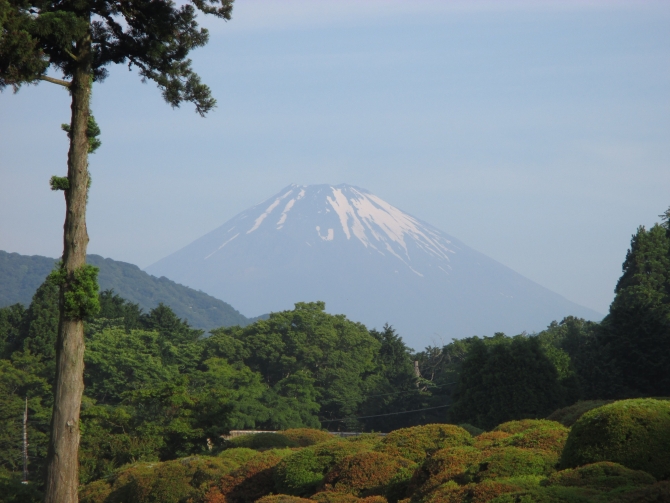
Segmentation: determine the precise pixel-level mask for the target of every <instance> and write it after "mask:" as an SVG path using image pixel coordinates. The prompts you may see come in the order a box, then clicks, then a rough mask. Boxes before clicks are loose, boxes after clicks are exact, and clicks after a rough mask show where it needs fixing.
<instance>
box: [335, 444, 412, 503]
mask: <svg viewBox="0 0 670 503" xmlns="http://www.w3.org/2000/svg"><path fill="white" fill-rule="evenodd" d="M415 468H416V464H415V463H414V462H412V461H409V460H408V459H404V458H398V457H394V456H389V455H388V454H383V453H381V452H359V453H358V454H354V455H352V456H347V457H346V458H344V459H343V460H342V461H340V462H339V463H337V464H336V465H335V466H334V467H333V468H332V469H331V470H330V471H329V472H328V474H327V475H326V476H325V478H324V480H323V484H324V485H323V486H324V487H325V488H326V489H327V490H332V491H337V492H346V493H351V494H354V495H355V496H360V497H367V496H385V497H386V498H387V499H388V500H389V501H391V502H396V501H398V500H399V499H402V498H403V497H404V496H405V492H406V489H407V483H408V482H409V479H410V477H411V476H412V474H413V473H414V469H415Z"/></svg>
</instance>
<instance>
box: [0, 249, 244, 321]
mask: <svg viewBox="0 0 670 503" xmlns="http://www.w3.org/2000/svg"><path fill="white" fill-rule="evenodd" d="M87 260H88V263H89V264H92V265H94V266H96V267H98V268H100V273H99V275H98V282H99V284H100V289H101V290H114V291H115V292H116V293H117V294H119V295H121V296H122V297H123V298H124V299H127V300H129V301H130V302H134V303H136V304H138V305H139V307H140V308H142V309H143V310H145V311H149V310H150V309H153V308H155V307H156V306H158V304H160V303H163V304H166V305H169V306H170V308H171V309H172V310H173V311H174V312H175V313H176V314H177V316H179V317H180V318H184V319H186V320H188V321H189V323H190V324H191V325H192V326H194V327H196V328H202V329H204V330H208V329H210V328H216V327H221V326H232V325H247V324H249V323H251V322H253V321H255V319H256V318H254V319H248V318H246V317H245V316H243V315H242V314H240V313H239V312H238V311H237V310H235V309H234V308H233V307H232V306H231V305H230V304H227V303H225V302H223V301H221V300H219V299H216V298H214V297H212V296H210V295H207V294H206V293H203V292H200V291H197V290H193V289H192V288H188V287H186V286H183V285H180V284H178V283H175V282H174V281H170V280H169V279H167V278H164V277H161V278H156V277H155V276H151V275H149V274H147V273H145V272H144V271H142V270H141V269H140V268H139V267H137V266H136V265H133V264H128V263H126V262H119V261H117V260H112V259H109V258H103V257H101V256H99V255H89V256H88V258H87ZM55 262H56V260H55V259H52V258H49V257H40V256H38V255H33V256H26V255H19V254H18V253H7V252H4V251H1V250H0V307H6V306H10V305H12V304H16V303H20V304H23V305H24V306H28V304H30V301H31V298H32V296H33V294H34V293H35V291H36V290H37V288H38V287H39V286H40V285H41V284H42V282H43V281H44V279H45V278H46V277H47V275H48V274H49V273H50V272H51V271H52V269H53V267H54V263H55Z"/></svg>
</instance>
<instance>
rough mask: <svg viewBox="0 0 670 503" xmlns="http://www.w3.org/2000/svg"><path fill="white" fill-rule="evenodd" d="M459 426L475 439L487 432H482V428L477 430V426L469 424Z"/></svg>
mask: <svg viewBox="0 0 670 503" xmlns="http://www.w3.org/2000/svg"><path fill="white" fill-rule="evenodd" d="M458 426H460V427H461V428H463V429H464V430H465V431H467V432H468V433H469V434H470V435H472V436H473V437H476V436H477V435H481V434H482V433H484V431H485V430H482V429H481V428H477V427H476V426H473V425H471V424H468V423H461V424H459V425H458Z"/></svg>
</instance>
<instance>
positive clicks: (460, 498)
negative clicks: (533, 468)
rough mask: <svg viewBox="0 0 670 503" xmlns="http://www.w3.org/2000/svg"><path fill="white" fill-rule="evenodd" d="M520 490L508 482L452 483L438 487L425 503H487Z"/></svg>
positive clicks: (427, 497)
mask: <svg viewBox="0 0 670 503" xmlns="http://www.w3.org/2000/svg"><path fill="white" fill-rule="evenodd" d="M520 489H521V487H519V486H517V485H515V484H512V483H509V482H506V481H497V480H486V481H484V482H481V483H479V484H468V485H465V486H459V485H458V484H456V483H455V482H453V481H451V482H447V483H446V484H443V485H441V486H440V487H438V488H437V489H436V490H435V491H433V492H432V493H430V494H429V495H428V496H426V498H425V499H423V501H424V502H425V503H463V502H467V503H485V502H488V501H492V500H494V499H495V498H496V497H498V496H500V495H501V494H507V493H514V492H517V491H519V490H520ZM511 501H514V500H511ZM524 503H525V502H524Z"/></svg>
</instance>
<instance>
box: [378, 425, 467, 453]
mask: <svg viewBox="0 0 670 503" xmlns="http://www.w3.org/2000/svg"><path fill="white" fill-rule="evenodd" d="M472 443H473V440H472V435H470V433H468V432H467V431H466V430H464V429H463V428H461V427H459V426H456V425H454V424H427V425H424V426H413V427H411V428H402V429H400V430H395V431H392V432H391V433H389V434H388V435H387V436H386V437H384V439H383V440H382V441H381V443H380V444H379V446H378V447H377V448H376V449H375V450H377V451H379V452H383V453H385V454H389V455H391V456H397V457H401V458H405V459H409V460H412V461H415V462H417V463H418V462H421V461H422V460H423V459H424V458H425V457H426V456H427V455H428V454H430V453H432V452H435V451H437V450H440V449H444V448H446V447H458V446H462V445H472Z"/></svg>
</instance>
